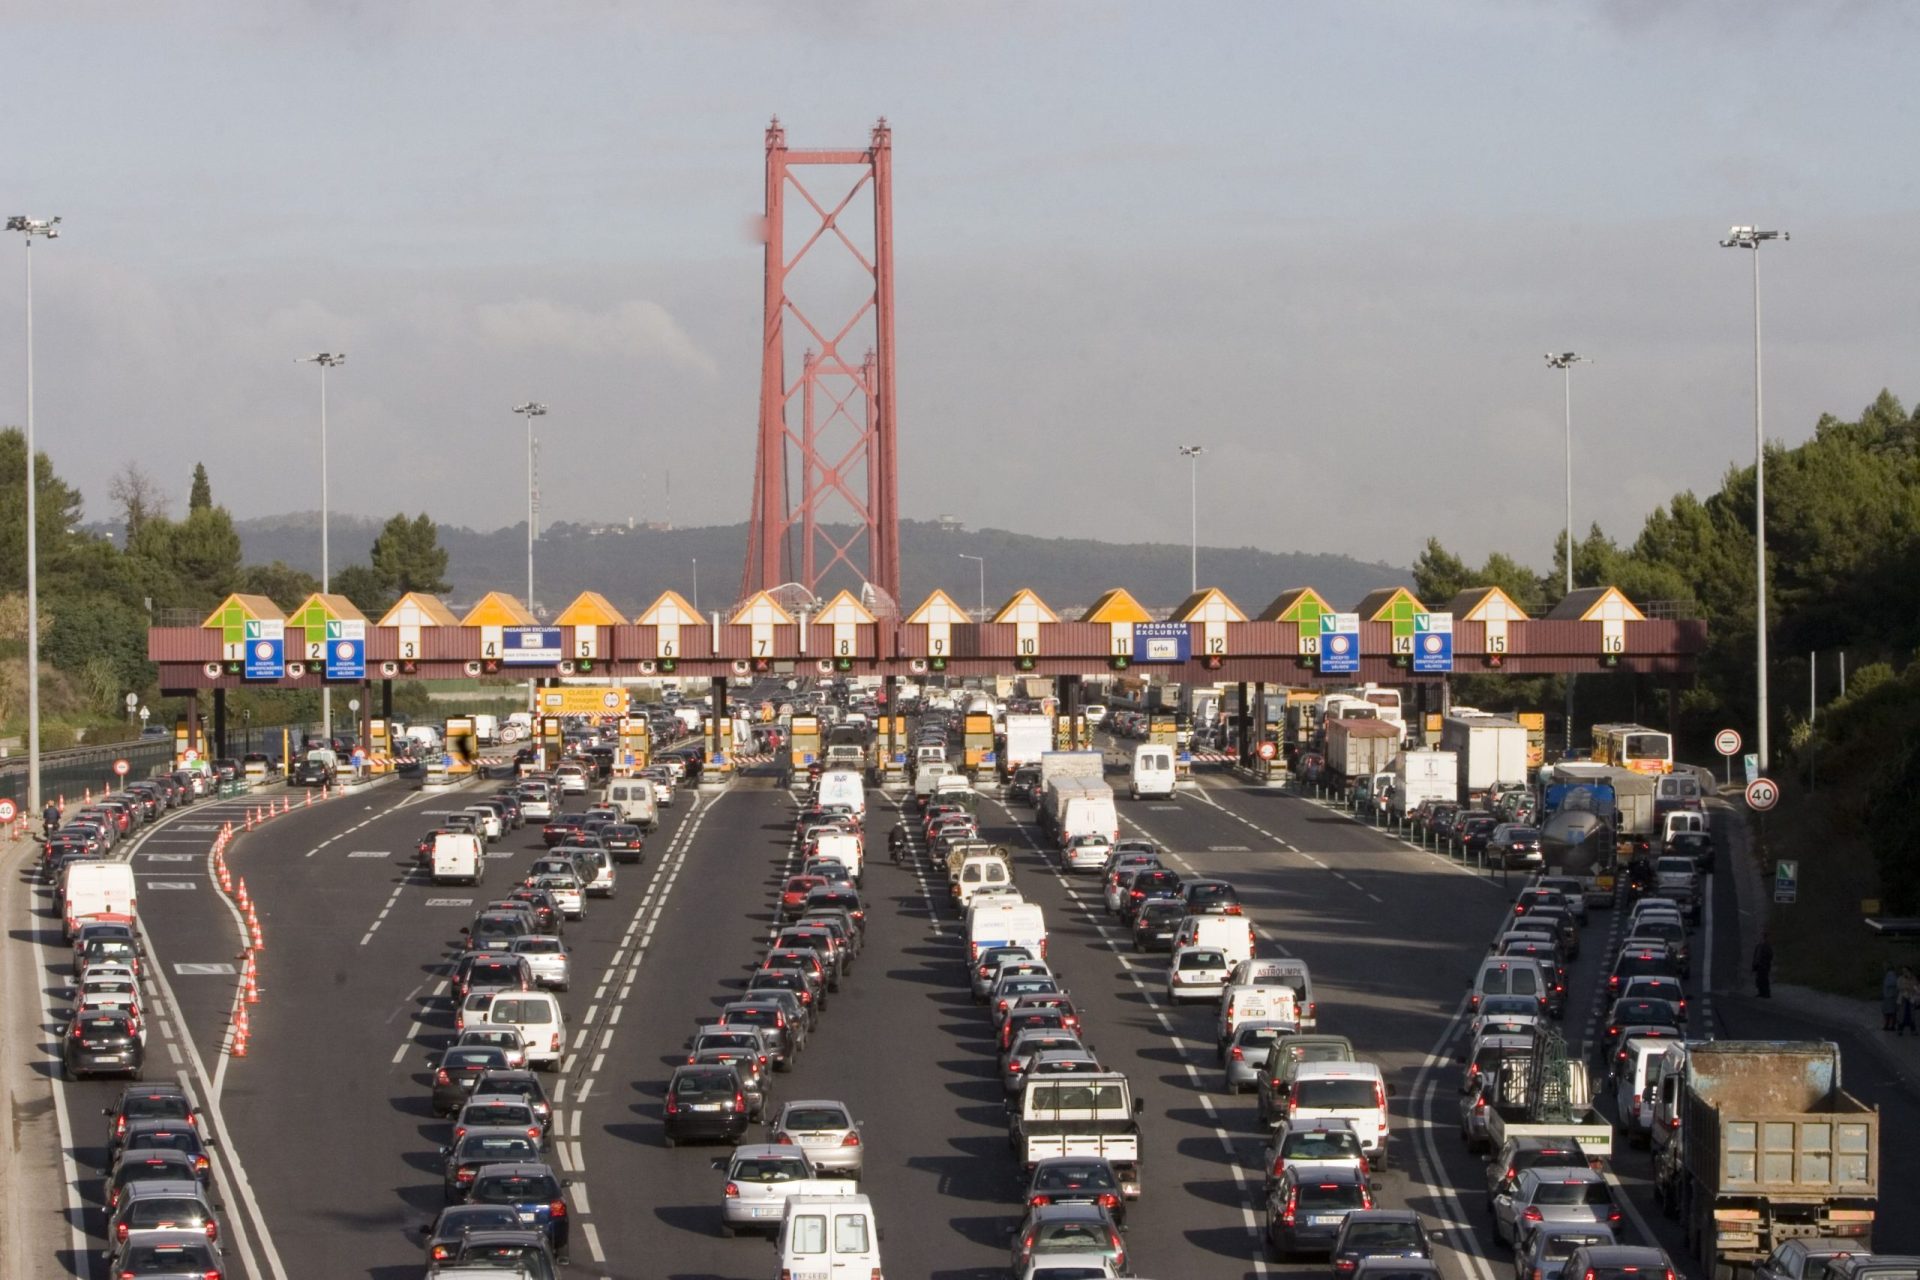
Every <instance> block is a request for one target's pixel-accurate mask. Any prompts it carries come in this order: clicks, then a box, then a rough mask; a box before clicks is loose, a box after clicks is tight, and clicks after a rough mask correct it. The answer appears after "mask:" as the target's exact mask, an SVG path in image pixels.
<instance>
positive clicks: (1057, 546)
mask: <svg viewBox="0 0 1920 1280" xmlns="http://www.w3.org/2000/svg"><path fill="white" fill-rule="evenodd" d="M381 523H382V521H379V520H372V519H368V518H365V517H362V516H345V515H336V516H334V517H333V522H332V530H331V543H332V545H331V553H332V561H333V568H334V570H335V571H336V572H338V571H339V570H340V569H341V568H343V567H344V566H346V565H348V564H352V563H356V562H364V561H365V560H366V558H367V554H368V550H369V548H371V547H372V545H373V539H374V536H375V534H377V533H378V532H379V530H380V525H381ZM235 527H236V528H237V529H238V530H239V533H240V538H241V542H242V546H243V548H244V554H245V558H246V561H247V563H249V564H265V563H269V562H271V561H274V560H280V561H283V562H285V563H286V564H288V565H291V566H293V567H295V568H299V569H305V570H306V571H308V572H309V573H314V574H317V573H318V572H319V569H320V553H319V543H320V523H319V516H318V514H317V513H315V512H301V513H297V514H293V515H284V516H266V517H260V518H257V519H251V520H240V521H236V522H235ZM526 537H527V535H526V527H525V525H515V526H510V527H508V528H504V529H494V530H490V531H484V532H483V531H479V530H474V529H467V528H459V527H455V526H451V525H441V526H440V545H441V546H443V547H445V548H446V549H447V553H448V560H449V563H448V576H449V577H450V578H451V580H452V582H453V590H451V591H450V592H448V593H447V595H448V598H449V600H450V601H452V602H454V603H458V604H466V603H470V602H471V601H473V600H475V599H477V598H478V597H479V596H480V595H482V594H483V593H485V592H487V591H489V590H506V591H510V592H512V593H513V594H515V595H516V596H517V595H521V594H524V592H525V587H526V578H527V542H526ZM746 540H747V527H746V526H745V525H744V524H735V525H716V526H708V527H705V528H695V529H649V528H645V527H636V528H633V529H628V528H627V527H626V526H624V525H614V526H587V525H573V524H565V523H561V524H555V525H552V526H549V527H548V528H546V529H543V530H542V531H541V535H540V541H539V543H538V544H537V547H536V550H535V557H536V561H535V586H536V588H537V590H538V593H539V596H540V599H541V602H542V609H543V610H544V611H546V612H549V613H551V612H552V611H554V610H557V609H559V608H561V607H564V606H565V604H566V603H567V602H568V601H570V600H572V599H573V598H574V597H575V596H576V595H578V594H579V593H580V592H582V591H598V592H600V593H601V594H602V595H605V596H606V597H607V598H608V599H610V600H612V601H613V603H614V604H615V605H617V606H619V607H620V608H622V609H626V610H635V609H638V608H639V607H641V606H643V605H645V604H647V603H649V602H650V601H652V600H653V599H654V597H656V596H658V595H659V594H660V592H662V591H664V590H668V589H673V590H677V591H679V592H680V593H681V594H683V595H686V596H689V597H691V596H692V595H693V586H694V567H693V566H694V562H695V561H696V560H697V561H698V562H699V578H700V582H699V585H700V590H699V595H700V604H701V606H702V607H703V608H707V609H712V608H715V607H723V606H724V605H726V604H730V603H732V602H733V600H735V599H736V598H737V597H738V595H739V592H740V569H741V564H742V558H743V555H744V553H745V547H746ZM900 543H901V595H902V596H903V597H905V599H904V600H903V601H902V603H903V604H904V605H905V606H906V607H908V608H911V607H912V606H913V605H915V604H918V603H919V602H920V601H921V600H922V599H924V598H925V597H926V595H927V593H928V592H930V591H932V590H933V589H934V588H936V587H940V588H944V589H945V590H946V591H947V592H948V593H949V594H951V595H952V596H953V597H954V599H955V600H957V601H958V602H959V603H960V604H961V605H963V606H965V607H968V608H972V607H974V606H975V605H977V604H978V599H979V566H978V565H976V564H975V563H973V562H972V561H970V560H962V559H960V557H961V555H963V554H964V555H970V556H982V557H984V558H985V560H986V571H987V589H986V594H987V604H988V607H990V608H991V607H994V606H997V605H999V604H1000V603H1002V602H1003V601H1005V600H1006V598H1007V597H1008V596H1009V595H1011V594H1012V593H1013V592H1014V590H1015V589H1017V588H1019V587H1032V588H1033V589H1034V590H1035V591H1037V592H1039V593H1040V596H1041V598H1042V599H1044V600H1046V601H1047V602H1048V603H1049V604H1051V605H1053V606H1054V607H1055V608H1057V609H1062V610H1064V609H1068V608H1071V607H1073V606H1076V605H1078V606H1085V605H1087V604H1090V603H1091V602H1092V600H1093V597H1094V596H1095V595H1096V594H1098V593H1099V592H1101V591H1104V590H1106V589H1108V588H1110V587H1125V588H1127V589H1128V590H1129V591H1131V592H1133V594H1134V595H1135V596H1136V597H1138V598H1139V600H1140V602H1141V603H1142V604H1144V605H1146V606H1147V607H1148V608H1156V607H1158V608H1165V607H1168V606H1171V605H1174V604H1177V603H1178V602H1179V601H1180V600H1182V599H1183V598H1185V596H1186V594H1187V587H1188V549H1187V548H1186V547H1185V546H1179V545H1171V544H1167V543H1112V542H1096V541H1092V540H1090V539H1074V538H1036V537H1031V536H1029V535H1026V534H1020V533H1011V532H1008V531H1007V530H1004V529H978V530H964V529H954V528H949V527H947V526H944V525H942V524H939V523H936V522H933V521H915V520H909V521H903V522H902V523H901V526H900ZM1200 579H1201V582H1202V583H1203V584H1205V585H1207V586H1216V587H1219V588H1221V589H1222V590H1224V591H1225V592H1226V593H1227V594H1228V595H1229V596H1231V597H1233V599H1234V600H1235V601H1236V602H1238V603H1239V605H1240V606H1241V607H1242V608H1243V609H1246V610H1247V611H1248V612H1249V613H1251V612H1253V611H1255V610H1257V609H1261V608H1264V607H1265V606H1266V604H1267V602H1268V601H1270V600H1272V599H1273V598H1274V597H1275V596H1276V595H1278V594H1279V593H1280V592H1282V591H1284V590H1286V589H1288V588H1290V587H1313V588H1315V589H1317V590H1318V591H1319V592H1320V593H1321V594H1322V595H1324V596H1326V597H1327V598H1328V599H1329V600H1330V601H1332V602H1333V603H1334V604H1336V605H1341V606H1345V605H1349V604H1352V603H1354V602H1355V601H1357V600H1359V599H1360V597H1361V596H1363V595H1365V594H1366V593H1367V592H1368V591H1371V590H1373V589H1374V588H1375V587H1381V586H1387V585H1392V584H1403V585H1411V583H1412V578H1411V576H1410V575H1409V574H1408V572H1407V571H1406V570H1404V569H1398V568H1395V567H1393V566H1391V565H1385V564H1368V563H1365V562H1363V561H1359V560H1354V559H1351V558H1349V557H1346V556H1334V555H1303V554H1292V553H1275V552H1270V551H1260V550H1257V549H1255V548H1253V547H1232V548H1220V547H1202V548H1200ZM832 585H833V586H835V587H837V586H839V585H845V584H842V583H834V584H832Z"/></svg>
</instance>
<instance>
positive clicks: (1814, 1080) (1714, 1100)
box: [1654, 1040, 1880, 1280]
mask: <svg viewBox="0 0 1920 1280" xmlns="http://www.w3.org/2000/svg"><path fill="white" fill-rule="evenodd" d="M1661 1087H1662V1090H1663V1094H1664V1093H1665V1091H1667V1090H1673V1091H1674V1094H1673V1098H1672V1104H1673V1105H1671V1106H1666V1105H1665V1103H1666V1101H1667V1100H1666V1099H1665V1098H1664V1097H1663V1100H1662V1101H1663V1105H1662V1107H1661V1109H1660V1111H1659V1112H1658V1114H1662V1115H1665V1116H1667V1117H1669V1119H1668V1120H1667V1123H1668V1124H1670V1125H1674V1126H1675V1127H1673V1128H1672V1131H1671V1132H1670V1133H1669V1134H1668V1135H1667V1141H1666V1142H1665V1143H1664V1144H1662V1145H1661V1146H1660V1148H1659V1156H1658V1159H1657V1160H1656V1162H1655V1165H1654V1190H1655V1194H1656V1196H1657V1197H1658V1198H1659V1200H1660V1203H1661V1206H1662V1207H1663V1208H1664V1209H1666V1211H1667V1212H1668V1213H1669V1214H1672V1215H1674V1216H1676V1217H1678V1218H1679V1219H1680V1220H1681V1222H1682V1223H1683V1224H1684V1227H1685V1238H1686V1240H1687V1241H1688V1242H1689V1244H1690V1246H1691V1247H1692V1248H1693V1251H1694V1254H1695V1256H1696V1257H1698V1258H1699V1260H1700V1263H1701V1265H1702V1266H1703V1267H1706V1268H1709V1269H1710V1270H1711V1272H1712V1274H1713V1276H1714V1277H1716V1280H1719V1278H1721V1277H1726V1276H1730V1275H1731V1274H1732V1272H1733V1270H1734V1268H1736V1267H1742V1266H1747V1267H1750V1266H1752V1265H1753V1264H1755V1263H1757V1262H1759V1261H1760V1260H1761V1259H1763V1258H1765V1257H1766V1256H1767V1255H1768V1254H1769V1253H1771V1252H1772V1251H1773V1247H1774V1246H1775V1245H1776V1244H1779V1243H1780V1242H1781V1241H1782V1240H1786V1239H1790V1238H1792V1237H1794V1236H1825V1237H1843V1238H1846V1239H1850V1240H1857V1241H1859V1242H1860V1249H1861V1250H1862V1251H1863V1252H1865V1251H1866V1250H1868V1249H1870V1248H1871V1247H1872V1244H1871V1240H1872V1231H1873V1219H1874V1212H1875V1209H1876V1208H1877V1206H1878V1201H1879V1187H1880V1112H1879V1109H1878V1108H1875V1107H1869V1106H1867V1105H1866V1104H1865V1103H1863V1102H1861V1101H1860V1100H1859V1099H1857V1098H1855V1097H1854V1096H1853V1095H1851V1094H1849V1093H1848V1092H1847V1091H1846V1090H1845V1089H1844V1088H1843V1087H1842V1086H1841V1076H1840V1047H1839V1046H1838V1045H1836V1044H1833V1043H1831V1042H1829V1041H1818V1040H1814V1041H1777V1040H1776V1041H1755V1040H1708V1041H1699V1042H1696V1043H1693V1044H1690V1045H1688V1046H1687V1055H1686V1062H1685V1065H1684V1066H1683V1067H1682V1068H1681V1069H1680V1071H1679V1072H1678V1073H1677V1074H1672V1075H1667V1076H1663V1078H1662V1082H1661Z"/></svg>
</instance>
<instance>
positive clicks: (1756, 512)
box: [1720, 227, 1793, 776]
mask: <svg viewBox="0 0 1920 1280" xmlns="http://www.w3.org/2000/svg"><path fill="white" fill-rule="evenodd" d="M1792 238H1793V237H1792V236H1790V235H1789V234H1787V233H1786V232H1785V231H1761V230H1759V229H1757V228H1755V227H1733V228H1730V229H1729V230H1728V231H1727V238H1726V239H1724V240H1722V241H1721V242H1720V247H1721V248H1722V249H1751V250H1752V251H1753V565H1754V592H1753V636H1754V673H1753V678H1754V687H1755V690H1756V695H1755V696H1756V697H1757V699H1758V701H1759V706H1758V708H1757V710H1756V714H1755V716H1754V719H1755V722H1756V723H1755V733H1754V747H1755V750H1756V752H1757V754H1758V755H1759V763H1760V773H1761V775H1762V776H1765V774H1766V772H1767V759H1768V755H1767V438H1766V426H1765V418H1764V415H1763V404H1762V398H1761V394H1760V246H1761V245H1762V244H1764V243H1766V242H1767V241H1769V240H1790V239H1792Z"/></svg>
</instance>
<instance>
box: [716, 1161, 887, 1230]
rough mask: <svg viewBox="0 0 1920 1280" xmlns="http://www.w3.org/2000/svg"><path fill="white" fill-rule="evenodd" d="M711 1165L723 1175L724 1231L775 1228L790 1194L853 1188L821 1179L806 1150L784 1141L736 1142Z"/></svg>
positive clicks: (840, 1180) (841, 1180) (818, 1193)
mask: <svg viewBox="0 0 1920 1280" xmlns="http://www.w3.org/2000/svg"><path fill="white" fill-rule="evenodd" d="M713 1167H714V1168H716V1169H719V1170H720V1171H722V1172H723V1173H725V1174H726V1175H727V1184H726V1187H725V1189H724V1190H723V1191H722V1193H721V1197H720V1234H721V1235H723V1236H730V1235H732V1234H734V1232H736V1231H739V1230H741V1229H743V1228H745V1229H749V1230H751V1229H753V1228H756V1227H759V1228H764V1229H766V1230H768V1231H778V1230H779V1229H780V1219H781V1217H782V1215H784V1214H785V1213H786V1209H787V1197H788V1196H793V1195H805V1196H823V1195H834V1194H836V1191H837V1189H838V1188H845V1190H846V1193H847V1194H849V1195H851V1194H852V1193H853V1192H854V1191H855V1190H856V1189H857V1186H856V1184H854V1183H851V1182H848V1181H847V1180H846V1179H844V1178H833V1179H825V1178H821V1177H820V1176H819V1175H818V1174H816V1173H815V1172H814V1168H813V1163H812V1162H811V1161H810V1160H808V1159H807V1153H806V1152H804V1151H802V1150H801V1149H800V1148H798V1147H795V1146H788V1145H784V1144H782V1145H775V1144H773V1143H755V1144H753V1145H751V1146H744V1147H735V1148H734V1149H733V1154H732V1155H730V1156H721V1157H719V1158H718V1159H716V1160H715V1161H714V1162H713Z"/></svg>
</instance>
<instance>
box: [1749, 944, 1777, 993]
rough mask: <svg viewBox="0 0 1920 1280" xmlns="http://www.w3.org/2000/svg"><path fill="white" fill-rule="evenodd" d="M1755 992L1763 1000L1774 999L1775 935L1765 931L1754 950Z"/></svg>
mask: <svg viewBox="0 0 1920 1280" xmlns="http://www.w3.org/2000/svg"><path fill="white" fill-rule="evenodd" d="M1753 992H1754V994H1755V995H1757V996H1759V997H1760V998H1761V999H1762V1000H1770V999H1772V998H1773V935H1772V934H1770V933H1767V932H1764V931H1762V933H1761V934H1760V943H1759V945H1758V946H1756V947H1754V949H1753Z"/></svg>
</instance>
